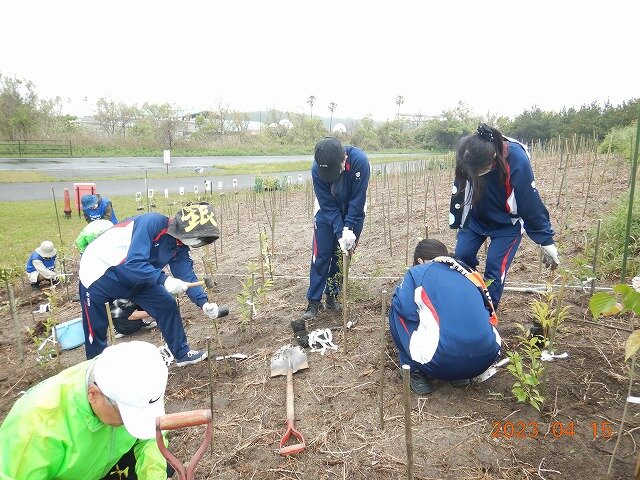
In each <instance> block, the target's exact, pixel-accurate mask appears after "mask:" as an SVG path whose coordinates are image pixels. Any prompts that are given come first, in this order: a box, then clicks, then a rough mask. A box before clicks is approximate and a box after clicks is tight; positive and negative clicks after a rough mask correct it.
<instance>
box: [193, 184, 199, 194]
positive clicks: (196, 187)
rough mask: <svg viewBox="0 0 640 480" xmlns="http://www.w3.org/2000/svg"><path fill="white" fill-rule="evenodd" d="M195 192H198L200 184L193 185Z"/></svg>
mask: <svg viewBox="0 0 640 480" xmlns="http://www.w3.org/2000/svg"><path fill="white" fill-rule="evenodd" d="M193 193H195V194H196V195H197V194H198V185H194V186H193Z"/></svg>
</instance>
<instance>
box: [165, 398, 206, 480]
mask: <svg viewBox="0 0 640 480" xmlns="http://www.w3.org/2000/svg"><path fill="white" fill-rule="evenodd" d="M205 423H206V424H207V429H206V431H205V433H204V440H202V444H201V445H200V448H198V450H197V451H196V453H195V454H194V455H193V457H192V458H191V460H190V461H189V463H188V464H187V465H186V467H185V465H184V464H183V463H182V462H181V461H180V460H178V458H177V457H176V456H175V455H174V454H173V453H171V452H170V451H169V449H168V448H167V447H166V445H165V444H164V438H163V436H162V430H177V429H180V428H185V427H194V426H197V425H204V424H205ZM211 430H212V425H211V410H191V411H187V412H179V413H170V414H167V415H162V416H161V417H158V418H156V442H157V443H158V449H159V450H160V453H162V456H163V457H164V458H166V459H167V462H168V463H169V465H171V466H172V467H173V468H174V469H175V471H176V472H177V473H178V480H193V478H194V475H195V470H196V466H197V465H198V462H199V461H200V459H201V458H202V457H203V456H204V454H205V452H206V451H207V448H209V444H210V443H211Z"/></svg>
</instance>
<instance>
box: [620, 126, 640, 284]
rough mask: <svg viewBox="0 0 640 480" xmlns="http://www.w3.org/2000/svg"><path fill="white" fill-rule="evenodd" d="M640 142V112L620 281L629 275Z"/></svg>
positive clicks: (622, 281) (630, 181) (630, 180)
mask: <svg viewBox="0 0 640 480" xmlns="http://www.w3.org/2000/svg"><path fill="white" fill-rule="evenodd" d="M638 142H640V114H638V128H637V130H636V143H635V148H634V151H633V161H632V165H631V178H630V179H629V183H630V188H629V209H628V211H627V228H626V232H625V236H624V251H623V252H624V253H623V255H622V268H621V269H620V283H625V277H626V276H627V255H628V254H629V238H630V236H631V218H632V212H633V199H634V196H635V191H636V171H637V170H638Z"/></svg>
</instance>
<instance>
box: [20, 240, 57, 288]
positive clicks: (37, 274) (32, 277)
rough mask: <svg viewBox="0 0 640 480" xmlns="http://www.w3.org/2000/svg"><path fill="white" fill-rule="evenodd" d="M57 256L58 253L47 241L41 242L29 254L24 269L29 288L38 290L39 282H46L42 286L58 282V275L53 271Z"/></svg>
mask: <svg viewBox="0 0 640 480" xmlns="http://www.w3.org/2000/svg"><path fill="white" fill-rule="evenodd" d="M57 255H58V251H57V250H56V248H55V247H54V246H53V243H52V242H50V241H49V240H45V241H43V242H42V243H41V244H40V246H39V247H38V248H36V249H35V250H34V251H33V252H32V253H31V255H30V256H29V259H28V260H27V267H26V272H27V278H28V279H29V283H30V284H31V288H33V289H38V288H40V287H41V286H40V283H41V282H47V283H45V285H44V286H47V285H50V284H55V283H57V282H58V274H57V273H56V271H55V268H56V256H57Z"/></svg>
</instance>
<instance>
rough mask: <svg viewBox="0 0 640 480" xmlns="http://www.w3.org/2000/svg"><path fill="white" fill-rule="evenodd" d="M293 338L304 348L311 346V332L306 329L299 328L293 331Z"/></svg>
mask: <svg viewBox="0 0 640 480" xmlns="http://www.w3.org/2000/svg"><path fill="white" fill-rule="evenodd" d="M293 338H295V339H296V342H298V345H300V346H301V347H302V348H307V347H308V346H309V333H308V332H307V331H306V330H298V331H297V332H294V333H293Z"/></svg>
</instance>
